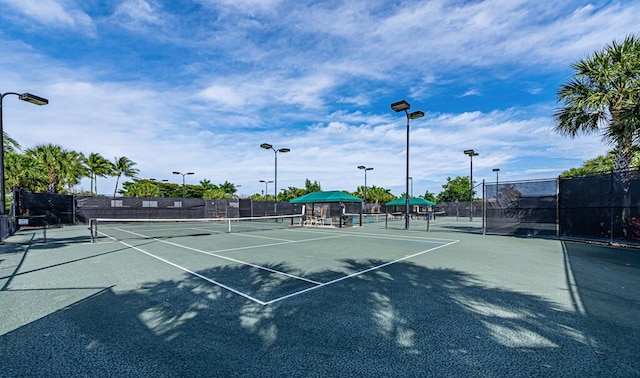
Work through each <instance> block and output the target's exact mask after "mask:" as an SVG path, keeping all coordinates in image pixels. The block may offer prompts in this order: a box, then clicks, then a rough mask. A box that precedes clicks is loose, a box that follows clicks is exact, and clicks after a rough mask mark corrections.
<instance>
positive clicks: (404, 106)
mask: <svg viewBox="0 0 640 378" xmlns="http://www.w3.org/2000/svg"><path fill="white" fill-rule="evenodd" d="M410 108H411V105H409V103H408V102H406V101H405V100H401V101H398V102H394V103H393V104H391V109H393V110H394V111H395V112H396V113H399V112H402V111H404V114H405V115H406V116H407V172H406V175H405V179H406V180H405V181H406V183H405V184H406V191H405V193H406V194H405V198H406V199H405V208H404V211H405V214H404V215H405V217H404V228H405V230H406V229H408V228H409V120H410V119H416V118H422V117H424V113H423V112H422V111H420V110H416V111H415V112H411V113H409V112H408V111H407V110H409V109H410Z"/></svg>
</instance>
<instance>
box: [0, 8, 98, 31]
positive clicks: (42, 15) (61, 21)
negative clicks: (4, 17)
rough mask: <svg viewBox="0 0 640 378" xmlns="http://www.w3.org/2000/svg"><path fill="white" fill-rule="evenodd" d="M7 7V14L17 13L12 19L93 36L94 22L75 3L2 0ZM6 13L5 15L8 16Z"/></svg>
mask: <svg viewBox="0 0 640 378" xmlns="http://www.w3.org/2000/svg"><path fill="white" fill-rule="evenodd" d="M0 3H1V4H4V5H5V6H6V7H8V8H5V9H4V11H5V12H6V13H12V12H15V13H16V14H15V15H13V16H12V19H13V20H15V21H17V22H20V23H26V22H25V21H24V20H23V19H21V17H26V18H28V19H29V20H32V21H36V22H38V23H40V24H42V25H45V26H48V27H52V28H63V29H82V30H85V31H86V32H87V33H89V34H93V32H94V31H95V30H94V27H95V26H94V24H93V20H92V19H91V18H90V17H89V16H88V15H87V14H86V13H85V12H84V11H82V10H81V9H79V8H78V7H76V6H75V4H73V3H69V2H67V1H63V0H39V1H23V0H0ZM6 13H5V14H6Z"/></svg>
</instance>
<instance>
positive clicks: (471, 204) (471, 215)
mask: <svg viewBox="0 0 640 378" xmlns="http://www.w3.org/2000/svg"><path fill="white" fill-rule="evenodd" d="M464 153H465V155H469V158H470V159H471V168H470V171H471V174H470V179H469V181H471V183H470V186H471V188H470V189H471V191H470V192H469V221H472V220H473V157H474V156H478V155H480V154H479V153H477V152H475V151H474V150H464Z"/></svg>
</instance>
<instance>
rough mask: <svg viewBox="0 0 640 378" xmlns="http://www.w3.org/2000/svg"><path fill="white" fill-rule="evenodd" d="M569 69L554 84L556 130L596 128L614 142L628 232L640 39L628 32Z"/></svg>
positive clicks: (639, 125) (638, 125) (639, 102)
mask: <svg viewBox="0 0 640 378" xmlns="http://www.w3.org/2000/svg"><path fill="white" fill-rule="evenodd" d="M572 68H573V69H574V71H575V72H574V74H573V77H572V78H571V79H570V80H569V82H567V83H565V84H562V85H561V86H560V88H559V89H558V99H559V101H562V102H564V106H563V107H562V108H560V109H559V110H558V111H556V114H555V118H556V121H557V124H556V128H555V130H556V132H558V133H560V134H563V135H569V136H571V137H575V136H576V135H578V134H579V133H585V134H592V133H596V132H600V133H602V136H603V138H604V140H605V141H607V142H609V143H611V144H612V145H613V146H614V151H615V158H614V172H615V173H616V174H617V175H619V177H620V181H621V183H622V188H623V209H622V220H623V233H624V234H627V233H628V227H627V225H628V220H629V217H630V212H631V196H630V195H629V187H630V180H631V172H630V170H631V168H632V162H633V143H634V141H636V140H637V139H638V137H639V131H640V115H638V111H637V109H638V107H639V106H640V91H639V90H638V85H639V84H638V83H639V82H640V38H639V37H637V36H633V35H631V36H628V37H626V38H625V39H624V41H622V43H618V42H615V41H614V42H612V44H611V45H608V46H606V47H605V48H604V49H602V50H600V51H596V52H595V53H594V54H593V55H592V56H590V57H588V58H586V59H583V60H581V61H579V62H577V63H574V64H573V65H572Z"/></svg>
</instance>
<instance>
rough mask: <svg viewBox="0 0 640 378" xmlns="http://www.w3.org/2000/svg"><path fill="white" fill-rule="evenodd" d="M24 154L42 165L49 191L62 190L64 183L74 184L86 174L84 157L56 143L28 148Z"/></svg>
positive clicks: (56, 191)
mask: <svg viewBox="0 0 640 378" xmlns="http://www.w3.org/2000/svg"><path fill="white" fill-rule="evenodd" d="M26 154H27V156H29V157H31V158H33V159H35V160H36V161H38V163H39V164H40V165H41V166H42V167H43V169H44V171H45V172H46V174H47V191H48V192H50V193H60V192H64V186H65V185H67V186H69V187H71V186H73V185H76V184H77V183H78V182H80V179H81V178H82V177H85V176H86V173H87V171H86V169H85V167H84V165H83V161H84V157H83V155H82V154H81V153H79V152H75V151H69V150H66V149H64V148H62V147H60V146H58V145H53V144H42V145H38V146H35V147H33V148H30V149H28V150H27V151H26Z"/></svg>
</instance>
